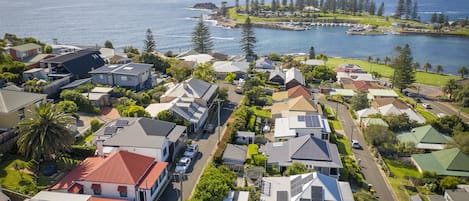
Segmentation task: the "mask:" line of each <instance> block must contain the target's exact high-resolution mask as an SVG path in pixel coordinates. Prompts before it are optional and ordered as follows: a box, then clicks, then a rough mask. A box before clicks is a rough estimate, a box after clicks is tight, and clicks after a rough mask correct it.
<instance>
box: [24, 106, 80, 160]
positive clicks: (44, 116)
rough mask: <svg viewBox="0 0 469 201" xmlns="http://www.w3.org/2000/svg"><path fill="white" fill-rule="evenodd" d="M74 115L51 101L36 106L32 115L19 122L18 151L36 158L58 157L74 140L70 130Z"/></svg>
mask: <svg viewBox="0 0 469 201" xmlns="http://www.w3.org/2000/svg"><path fill="white" fill-rule="evenodd" d="M72 122H73V117H72V116H71V115H69V114H66V113H65V112H64V111H63V110H61V109H60V108H58V107H56V106H55V105H52V104H50V103H47V104H46V103H41V104H40V105H39V106H37V107H35V108H34V115H33V116H32V117H29V118H26V119H23V120H22V121H21V122H20V123H19V124H18V127H19V128H18V133H19V135H20V138H19V139H18V141H17V145H18V151H19V152H20V153H22V154H24V155H25V156H26V157H28V158H33V159H35V160H39V161H40V160H41V159H46V160H49V159H53V158H57V157H58V155H60V153H61V152H64V151H67V150H69V149H70V147H71V144H72V142H73V140H74V138H73V133H72V131H71V130H70V127H69V126H70V125H72Z"/></svg>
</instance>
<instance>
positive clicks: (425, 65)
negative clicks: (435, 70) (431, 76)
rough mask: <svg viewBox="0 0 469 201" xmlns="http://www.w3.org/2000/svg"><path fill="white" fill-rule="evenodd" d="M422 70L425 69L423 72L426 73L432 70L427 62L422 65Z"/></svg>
mask: <svg viewBox="0 0 469 201" xmlns="http://www.w3.org/2000/svg"><path fill="white" fill-rule="evenodd" d="M423 68H424V69H425V72H428V70H430V69H432V65H431V64H430V63H428V62H427V63H425V64H423Z"/></svg>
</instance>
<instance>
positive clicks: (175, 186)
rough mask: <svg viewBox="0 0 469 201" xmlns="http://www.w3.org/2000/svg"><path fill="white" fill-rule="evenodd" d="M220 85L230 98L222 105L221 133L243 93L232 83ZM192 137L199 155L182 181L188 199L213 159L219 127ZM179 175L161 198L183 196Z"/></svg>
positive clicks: (213, 117) (184, 193) (168, 198)
mask: <svg viewBox="0 0 469 201" xmlns="http://www.w3.org/2000/svg"><path fill="white" fill-rule="evenodd" d="M218 85H219V87H227V88H228V89H229V90H228V94H229V95H228V99H229V101H230V102H229V103H227V104H225V105H223V106H222V108H221V110H220V124H221V125H223V127H222V128H221V131H222V132H221V133H222V134H223V133H224V132H223V131H224V129H225V128H226V122H227V120H228V118H229V117H230V115H231V113H232V112H233V110H234V109H235V108H236V106H237V105H238V104H239V103H240V101H241V100H242V95H239V94H236V93H235V92H234V90H235V86H234V85H231V84H224V83H219V84H218ZM216 116H217V113H216V112H215V113H213V114H212V116H211V117H209V122H208V123H211V124H213V125H216V124H217V117H216ZM189 138H190V139H192V140H193V141H192V143H195V144H198V145H199V151H200V153H199V155H198V157H197V160H195V163H194V162H193V164H192V167H191V168H190V172H189V173H188V174H186V175H184V178H183V181H182V200H187V199H189V197H190V196H191V194H192V191H193V190H194V189H195V185H196V184H197V182H198V180H199V178H200V175H201V174H202V171H203V170H204V169H205V166H206V165H207V164H208V163H209V162H210V161H211V158H212V156H213V154H214V152H215V150H216V148H217V142H218V138H219V136H218V129H214V130H213V132H212V133H202V132H200V133H197V134H196V135H191V136H189ZM179 181H180V180H179V176H178V175H175V176H174V179H173V182H171V183H170V184H169V185H168V186H167V187H166V189H165V191H164V192H163V194H162V196H161V197H160V199H159V200H161V201H166V200H168V201H169V200H172V201H173V200H174V201H176V200H180V199H181V197H180V195H181V190H180V189H181V183H180V182H179Z"/></svg>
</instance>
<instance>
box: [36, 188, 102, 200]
mask: <svg viewBox="0 0 469 201" xmlns="http://www.w3.org/2000/svg"><path fill="white" fill-rule="evenodd" d="M63 200H68V201H93V198H92V196H91V195H85V194H72V193H64V192H54V191H45V190H43V191H39V193H37V194H36V195H34V196H33V197H32V198H30V199H28V201H63Z"/></svg>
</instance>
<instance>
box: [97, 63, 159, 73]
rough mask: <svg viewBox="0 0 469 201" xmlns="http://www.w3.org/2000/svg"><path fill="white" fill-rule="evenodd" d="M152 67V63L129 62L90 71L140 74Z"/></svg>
mask: <svg viewBox="0 0 469 201" xmlns="http://www.w3.org/2000/svg"><path fill="white" fill-rule="evenodd" d="M151 67H152V65H151V64H138V63H128V64H110V65H109V64H108V65H104V66H103V67H101V68H97V69H95V70H92V71H90V74H107V73H115V74H122V75H139V74H141V73H143V72H145V71H148V70H150V69H151Z"/></svg>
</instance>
